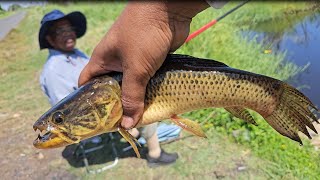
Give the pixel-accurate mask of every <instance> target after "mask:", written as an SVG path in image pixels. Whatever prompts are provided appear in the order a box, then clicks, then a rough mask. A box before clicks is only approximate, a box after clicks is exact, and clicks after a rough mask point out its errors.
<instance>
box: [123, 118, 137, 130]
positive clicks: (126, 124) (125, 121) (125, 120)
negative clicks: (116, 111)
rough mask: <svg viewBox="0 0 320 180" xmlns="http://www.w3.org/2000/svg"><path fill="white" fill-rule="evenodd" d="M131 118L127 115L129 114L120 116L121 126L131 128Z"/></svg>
mask: <svg viewBox="0 0 320 180" xmlns="http://www.w3.org/2000/svg"><path fill="white" fill-rule="evenodd" d="M133 125H134V124H133V118H131V117H129V116H123V117H122V122H121V126H122V127H124V128H125V129H131V128H133V127H132V126H133Z"/></svg>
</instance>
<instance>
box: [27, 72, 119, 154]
mask: <svg viewBox="0 0 320 180" xmlns="http://www.w3.org/2000/svg"><path fill="white" fill-rule="evenodd" d="M121 117H122V104H121V99H120V86H119V84H118V82H117V81H116V80H114V79H113V78H111V77H109V76H103V77H99V78H96V79H94V80H92V81H90V82H88V83H87V84H85V85H83V86H82V87H80V88H79V89H77V90H75V91H74V92H73V93H71V94H70V95H68V96H67V97H65V98H64V99H62V100H61V101H60V102H58V103H57V104H56V105H54V106H53V107H52V108H51V109H49V110H48V111H47V112H46V113H44V114H43V115H42V116H41V117H40V118H39V119H38V120H37V121H36V122H35V123H34V125H33V129H34V130H35V131H37V130H39V131H40V133H39V135H38V137H37V139H35V140H34V142H33V145H34V146H35V147H36V148H41V149H46V148H56V147H62V146H66V145H69V144H74V143H78V142H80V141H81V140H84V139H87V138H90V137H93V136H96V135H98V134H102V133H106V132H113V131H116V130H117V128H118V126H119V123H120V120H121ZM43 132H44V133H43Z"/></svg>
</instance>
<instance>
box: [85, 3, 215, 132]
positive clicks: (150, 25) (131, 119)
mask: <svg viewBox="0 0 320 180" xmlns="http://www.w3.org/2000/svg"><path fill="white" fill-rule="evenodd" d="M207 7H209V6H208V4H207V3H206V2H205V1H196V2H193V1H191V2H170V3H169V2H157V1H151V2H129V3H128V5H127V7H126V8H125V9H124V11H123V12H122V14H121V15H120V16H119V18H118V19H117V21H116V22H115V23H114V24H113V26H112V27H111V29H110V30H109V32H108V33H107V34H106V35H105V37H104V38H103V39H102V40H101V41H100V43H99V44H98V45H97V46H96V48H95V49H94V52H93V54H92V57H91V59H90V62H89V63H88V65H87V66H86V67H85V68H84V70H83V71H82V73H81V75H80V78H79V86H81V85H83V84H84V83H86V82H87V81H89V80H90V79H92V78H93V77H95V76H98V75H101V74H105V73H108V72H111V71H118V72H123V80H122V96H121V98H122V105H123V111H124V116H123V119H122V123H121V125H122V126H123V127H124V128H126V129H128V128H132V127H134V126H135V125H136V124H137V123H138V121H139V120H140V119H141V117H142V114H143V111H144V97H145V92H146V86H147V83H148V81H149V79H150V78H151V77H152V76H153V75H154V74H155V72H156V71H157V70H158V69H159V68H160V66H161V65H162V63H163V61H164V59H165V57H166V56H167V54H168V53H169V52H172V51H175V50H176V49H177V48H179V47H180V46H181V45H182V44H183V43H184V41H185V39H186V38H187V36H188V34H189V26H190V22H191V19H192V18H193V17H194V16H195V15H196V14H197V13H199V12H201V11H202V10H204V9H206V8H207Z"/></svg>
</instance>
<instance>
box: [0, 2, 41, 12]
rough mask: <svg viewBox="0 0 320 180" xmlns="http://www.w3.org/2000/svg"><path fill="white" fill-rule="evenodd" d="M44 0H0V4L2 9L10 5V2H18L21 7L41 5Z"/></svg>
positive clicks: (6, 8)
mask: <svg viewBox="0 0 320 180" xmlns="http://www.w3.org/2000/svg"><path fill="white" fill-rule="evenodd" d="M45 3H46V2H45V1H28V0H24V1H22V0H21V1H0V6H1V7H2V9H4V10H6V11H7V10H8V8H9V7H10V6H11V5H12V4H19V5H20V6H22V7H28V6H35V5H42V4H45Z"/></svg>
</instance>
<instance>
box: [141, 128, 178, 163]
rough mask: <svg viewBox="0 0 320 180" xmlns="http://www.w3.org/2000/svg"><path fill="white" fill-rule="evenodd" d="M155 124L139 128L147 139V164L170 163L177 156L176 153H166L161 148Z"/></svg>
mask: <svg viewBox="0 0 320 180" xmlns="http://www.w3.org/2000/svg"><path fill="white" fill-rule="evenodd" d="M157 126H158V123H154V124H150V125H147V126H145V127H143V128H142V129H141V136H142V137H143V138H145V139H146V141H147V146H148V154H147V161H148V165H149V166H158V165H166V164H171V163H174V162H175V161H176V159H177V158H178V154H177V153H167V152H165V151H164V150H163V149H161V147H160V143H159V139H158V135H157Z"/></svg>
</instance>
